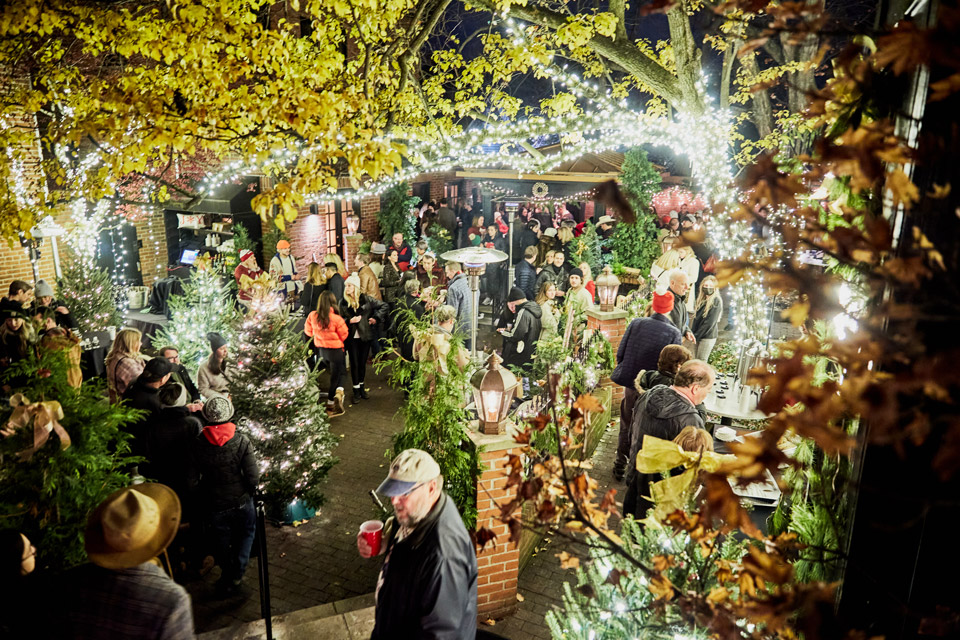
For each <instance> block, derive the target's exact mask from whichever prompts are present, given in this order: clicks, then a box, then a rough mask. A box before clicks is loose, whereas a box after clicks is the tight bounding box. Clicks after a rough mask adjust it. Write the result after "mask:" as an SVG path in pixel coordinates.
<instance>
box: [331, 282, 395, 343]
mask: <svg viewBox="0 0 960 640" xmlns="http://www.w3.org/2000/svg"><path fill="white" fill-rule="evenodd" d="M357 300H358V302H359V303H360V307H359V308H357V307H351V306H350V303H349V302H347V299H346V298H344V299H342V300H341V301H340V317H341V318H343V320H344V322H346V323H347V330H348V331H349V332H350V333H349V337H348V338H347V340H351V339H353V330H354V329H356V330H357V337H356V339H358V340H365V341H367V342H369V341H370V340H373V339H374V337H375V335H374V329H373V327H372V326H370V318H374V319H375V320H376V321H377V324H379V325H380V326H383V325H384V323H385V322H386V321H387V305H386V304H384V303H383V302H381V301H379V300H377V299H376V298H373V297H371V296H368V295H367V294H365V293H361V294H360V297H359V298H358V299H357ZM354 316H360V317H361V318H360V322H358V323H357V324H350V318H352V317H354Z"/></svg>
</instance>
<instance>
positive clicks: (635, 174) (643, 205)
mask: <svg viewBox="0 0 960 640" xmlns="http://www.w3.org/2000/svg"><path fill="white" fill-rule="evenodd" d="M620 182H621V184H622V185H623V189H624V191H625V192H626V196H627V199H628V200H629V201H630V205H631V206H632V207H633V210H634V212H635V213H636V215H637V219H636V222H634V223H633V224H627V223H625V222H622V221H621V222H618V223H617V224H616V226H615V227H614V231H613V236H612V237H611V238H610V246H611V248H612V249H613V255H614V262H615V263H618V264H620V265H622V266H624V267H633V268H635V269H639V270H640V273H641V274H645V273H648V272H649V271H650V265H652V264H653V261H654V260H656V259H657V258H658V257H659V256H660V243H659V241H658V239H657V224H656V220H655V219H654V216H653V214H652V213H651V212H650V203H651V201H652V200H653V196H654V195H655V194H656V193H657V192H658V191H660V173H659V172H658V171H657V169H656V167H654V166H653V163H652V162H650V160H648V159H647V152H646V151H644V150H643V149H639V148H637V149H631V150H629V151H627V153H626V154H624V156H623V165H622V166H621V168H620Z"/></svg>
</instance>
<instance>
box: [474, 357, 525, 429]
mask: <svg viewBox="0 0 960 640" xmlns="http://www.w3.org/2000/svg"><path fill="white" fill-rule="evenodd" d="M501 362H503V360H502V359H501V358H500V356H498V355H497V354H496V353H494V354H492V355H491V356H490V357H489V358H488V359H487V366H486V367H484V368H483V369H480V370H479V371H477V372H476V373H475V374H473V377H472V378H470V384H471V386H473V398H474V402H475V403H476V405H477V415H478V416H479V418H480V430H481V431H482V432H483V433H486V434H490V435H493V434H498V433H506V426H505V425H504V421H505V420H506V419H507V415H508V414H509V413H510V403H511V401H512V400H513V396H514V392H515V391H516V388H517V377H516V376H515V375H513V373H511V372H510V370H509V369H503V368H501V367H500V363H501Z"/></svg>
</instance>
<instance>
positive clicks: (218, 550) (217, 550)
mask: <svg viewBox="0 0 960 640" xmlns="http://www.w3.org/2000/svg"><path fill="white" fill-rule="evenodd" d="M256 533H257V513H256V510H255V509H254V506H253V499H252V498H247V500H246V502H244V503H243V504H242V505H240V506H239V507H234V508H233V509H227V510H226V511H219V512H217V513H213V514H210V537H211V541H212V542H213V545H214V556H215V557H216V559H217V564H218V565H220V570H221V571H222V572H223V573H222V575H221V578H220V579H221V580H225V581H229V582H239V581H240V579H241V578H243V573H244V572H245V571H246V570H247V563H248V562H250V548H251V547H252V546H253V538H254V536H256Z"/></svg>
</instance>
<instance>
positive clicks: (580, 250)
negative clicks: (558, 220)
mask: <svg viewBox="0 0 960 640" xmlns="http://www.w3.org/2000/svg"><path fill="white" fill-rule="evenodd" d="M571 253H572V256H573V261H574V263H575V264H580V263H581V262H586V263H587V264H589V265H590V271H592V272H593V279H594V280H596V279H597V276H599V275H600V271H601V270H602V269H603V259H602V257H601V253H600V235H599V234H598V233H597V228H596V225H594V224H592V221H588V222H587V224H585V225H583V233H581V234H580V236H579V237H577V238H574V239H573V251H572V252H571Z"/></svg>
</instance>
